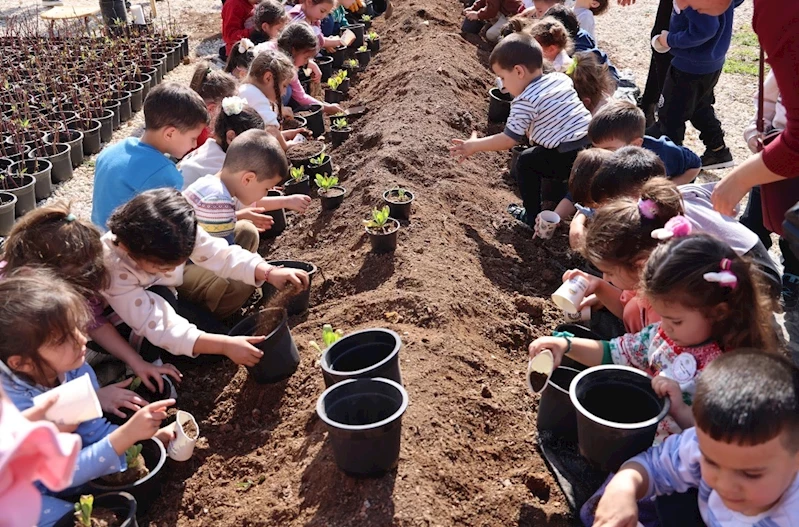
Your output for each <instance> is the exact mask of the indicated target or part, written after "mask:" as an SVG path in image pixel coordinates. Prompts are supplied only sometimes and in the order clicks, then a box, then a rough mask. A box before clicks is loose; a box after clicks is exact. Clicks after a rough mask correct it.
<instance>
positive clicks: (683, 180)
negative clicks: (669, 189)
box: [671, 168, 702, 185]
mask: <svg viewBox="0 0 799 527" xmlns="http://www.w3.org/2000/svg"><path fill="white" fill-rule="evenodd" d="M701 170H702V169H701V168H689V169H688V170H686V171H685V172H683V173H682V174H680V175H679V176H674V177H672V178H671V182H672V183H674V184H675V185H687V184H688V183H690V182H692V181H693V180H695V179H696V176H698V175H699V172H700V171H701Z"/></svg>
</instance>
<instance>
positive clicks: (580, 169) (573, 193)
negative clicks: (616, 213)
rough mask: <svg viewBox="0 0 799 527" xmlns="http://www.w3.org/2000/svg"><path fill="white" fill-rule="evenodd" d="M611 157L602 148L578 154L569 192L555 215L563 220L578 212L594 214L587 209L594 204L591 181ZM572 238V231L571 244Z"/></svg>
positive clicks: (571, 174)
mask: <svg viewBox="0 0 799 527" xmlns="http://www.w3.org/2000/svg"><path fill="white" fill-rule="evenodd" d="M609 156H610V152H608V151H607V150H602V149H601V148H588V149H586V150H582V151H581V152H580V153H579V154H577V157H576V158H575V160H574V164H573V165H572V170H571V173H570V174H569V192H567V193H566V197H564V198H563V199H562V200H561V201H560V203H558V206H557V207H555V213H556V214H557V215H558V216H560V217H561V219H563V218H569V217H571V216H572V215H574V213H575V211H576V210H579V212H580V213H581V214H584V215H592V214H593V211H592V210H590V209H588V208H587V206H590V205H591V204H592V203H593V202H592V201H591V181H592V180H593V179H594V174H596V172H597V170H599V168H600V167H601V166H602V163H603V162H604V161H605V159H607V158H608V157H609ZM580 217H581V215H578V216H577V218H580ZM577 218H575V219H577ZM578 221H579V220H578ZM572 223H574V222H572ZM583 224H584V221H583ZM582 234H584V230H581V231H579V233H578V232H575V234H574V235H575V236H577V235H582ZM571 237H572V231H571V230H570V231H569V239H570V243H571ZM577 247H578V246H577V245H575V244H573V243H572V248H574V249H575V250H577Z"/></svg>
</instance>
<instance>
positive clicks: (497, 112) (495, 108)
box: [488, 88, 513, 123]
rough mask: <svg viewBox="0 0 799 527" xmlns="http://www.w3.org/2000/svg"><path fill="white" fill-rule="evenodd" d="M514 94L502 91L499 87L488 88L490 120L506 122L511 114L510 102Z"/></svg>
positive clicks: (492, 121)
mask: <svg viewBox="0 0 799 527" xmlns="http://www.w3.org/2000/svg"><path fill="white" fill-rule="evenodd" d="M511 100H513V96H512V95H511V94H509V93H502V92H501V91H500V89H499V88H491V89H490V90H488V121H489V122H491V123H504V122H505V121H507V120H508V116H509V115H510V102H511Z"/></svg>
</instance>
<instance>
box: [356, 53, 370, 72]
mask: <svg viewBox="0 0 799 527" xmlns="http://www.w3.org/2000/svg"><path fill="white" fill-rule="evenodd" d="M355 58H356V59H357V60H358V64H360V65H361V69H362V70H364V69H366V66H368V65H369V61H370V60H372V52H371V51H369V50H368V49H367V50H365V51H356V52H355Z"/></svg>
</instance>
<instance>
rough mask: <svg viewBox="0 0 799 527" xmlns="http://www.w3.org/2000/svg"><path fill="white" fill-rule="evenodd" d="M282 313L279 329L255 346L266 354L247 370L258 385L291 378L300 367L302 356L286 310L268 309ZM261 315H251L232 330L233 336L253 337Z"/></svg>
mask: <svg viewBox="0 0 799 527" xmlns="http://www.w3.org/2000/svg"><path fill="white" fill-rule="evenodd" d="M267 309H277V310H279V311H282V320H281V322H280V324H279V325H278V327H277V328H276V329H275V330H274V331H272V333H270V334H269V335H266V340H264V341H263V342H260V343H258V344H254V346H255V347H256V348H258V349H259V350H261V351H263V352H264V356H263V357H261V360H260V361H259V362H258V364H256V365H255V366H254V367H252V368H247V369H248V370H249V372H250V375H252V378H253V380H255V382H257V383H258V384H273V383H276V382H280V381H282V380H284V379H288V378H289V377H291V376H292V375H293V374H294V372H295V371H297V367H298V366H299V365H300V354H299V353H297V346H296V345H295V344H294V339H293V338H292V337H291V331H290V330H289V325H288V317H287V315H286V310H285V309H282V308H267ZM258 316H259V313H256V314H254V315H250V316H249V317H247V318H245V319H244V320H242V321H241V322H239V323H238V324H236V325H235V326H234V327H233V329H232V330H230V333H229V334H230V335H231V336H234V337H235V336H238V335H247V336H252V335H253V332H254V331H256V326H257V324H258Z"/></svg>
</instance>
